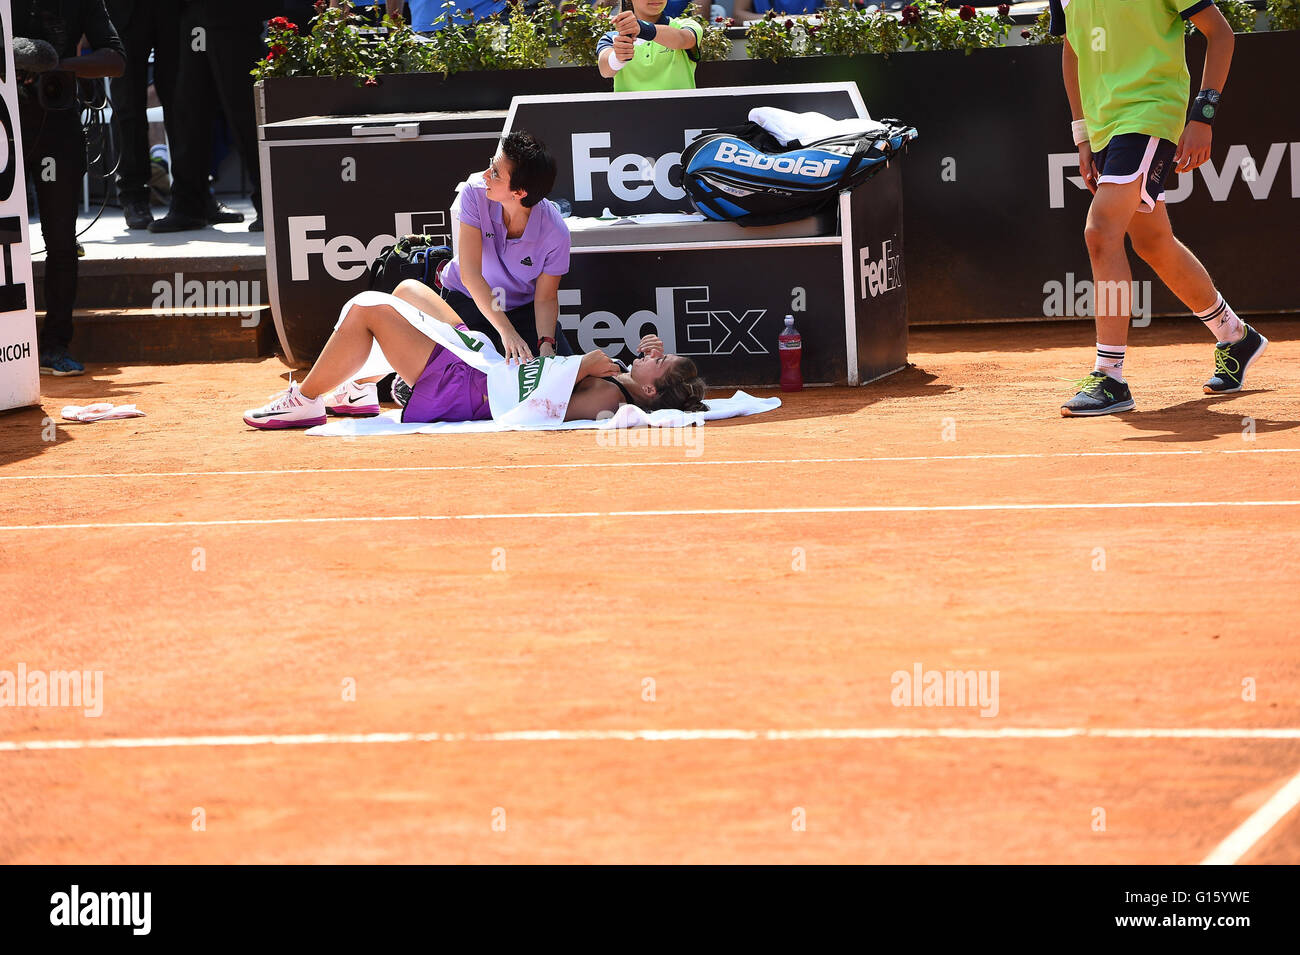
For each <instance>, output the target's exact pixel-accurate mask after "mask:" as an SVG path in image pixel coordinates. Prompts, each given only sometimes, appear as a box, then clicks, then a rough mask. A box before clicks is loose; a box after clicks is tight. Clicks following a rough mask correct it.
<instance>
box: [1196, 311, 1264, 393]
mask: <svg viewBox="0 0 1300 955" xmlns="http://www.w3.org/2000/svg"><path fill="white" fill-rule="evenodd" d="M1267 347H1268V339H1267V338H1265V337H1264V336H1263V335H1261V334H1260V333H1259V332H1257V331H1255V329H1253V328H1251V327H1250V326H1249V325H1247V326H1246V334H1245V335H1243V336H1242V338H1241V341H1239V342H1219V344H1217V345H1215V346H1214V377H1213V378H1211V379H1210V380H1209V381H1207V382H1206V383H1205V393H1206V394H1207V395H1230V394H1232V393H1233V392H1234V391H1241V388H1242V385H1244V384H1245V383H1246V369H1247V368H1249V367H1250V366H1251V365H1253V364H1254V363H1255V362H1256V361H1257V360H1258V359H1259V356H1260V355H1262V354H1264V349H1265V348H1267Z"/></svg>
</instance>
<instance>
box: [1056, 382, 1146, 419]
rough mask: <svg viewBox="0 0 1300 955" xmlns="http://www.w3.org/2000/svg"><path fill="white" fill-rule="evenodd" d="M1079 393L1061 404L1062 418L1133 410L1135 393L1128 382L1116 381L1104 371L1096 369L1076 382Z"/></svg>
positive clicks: (1088, 416) (1089, 416)
mask: <svg viewBox="0 0 1300 955" xmlns="http://www.w3.org/2000/svg"><path fill="white" fill-rule="evenodd" d="M1074 387H1075V388H1077V389H1078V391H1079V393H1078V394H1077V395H1075V396H1074V397H1073V398H1071V399H1070V400H1069V401H1067V402H1066V403H1065V404H1063V405H1061V417H1062V418H1093V417H1096V416H1097V415H1103V414H1114V413H1115V412H1117V411H1132V410H1133V394H1132V392H1130V391H1129V390H1128V384H1127V382H1123V381H1116V380H1115V379H1114V378H1112V377H1111V376H1110V375H1108V374H1106V373H1105V372H1104V371H1094V372H1093V373H1092V374H1090V375H1089V376H1088V377H1087V378H1082V379H1080V380H1079V381H1076V382H1075V383H1074Z"/></svg>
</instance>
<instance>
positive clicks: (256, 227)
mask: <svg viewBox="0 0 1300 955" xmlns="http://www.w3.org/2000/svg"><path fill="white" fill-rule="evenodd" d="M262 229H263V226H262V217H261V216H260V215H259V216H258V217H257V218H256V219H254V220H253V221H252V222H250V223H249V224H248V231H249V232H261V231H262Z"/></svg>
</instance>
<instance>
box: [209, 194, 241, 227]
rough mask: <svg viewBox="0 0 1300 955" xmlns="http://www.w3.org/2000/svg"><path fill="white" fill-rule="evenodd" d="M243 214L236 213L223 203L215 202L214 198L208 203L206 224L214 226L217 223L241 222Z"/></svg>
mask: <svg viewBox="0 0 1300 955" xmlns="http://www.w3.org/2000/svg"><path fill="white" fill-rule="evenodd" d="M243 221H244V214H243V213H242V212H236V211H235V210H234V209H232V208H230V206H228V205H226V204H225V203H221V202H217V200H216V199H215V198H212V199H210V200H209V201H208V224H209V225H216V224H217V223H219V222H222V223H226V222H243Z"/></svg>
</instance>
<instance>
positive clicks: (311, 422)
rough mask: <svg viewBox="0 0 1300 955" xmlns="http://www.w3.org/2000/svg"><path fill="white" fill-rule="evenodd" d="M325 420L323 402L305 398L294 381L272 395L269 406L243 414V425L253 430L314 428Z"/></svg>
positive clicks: (322, 400)
mask: <svg viewBox="0 0 1300 955" xmlns="http://www.w3.org/2000/svg"><path fill="white" fill-rule="evenodd" d="M325 420H326V419H325V400H324V399H323V398H308V397H306V396H305V395H304V394H303V393H302V392H301V391H299V390H298V383H297V382H296V381H291V382H289V387H288V388H286V389H285V390H284V391H282V392H280V393H279V394H278V395H272V396H271V401H270V403H269V404H265V405H263V406H262V407H260V408H250V409H249V410H247V411H245V412H244V424H246V425H248V426H250V427H253V428H314V427H315V426H316V425H318V424H324V423H325Z"/></svg>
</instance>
